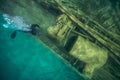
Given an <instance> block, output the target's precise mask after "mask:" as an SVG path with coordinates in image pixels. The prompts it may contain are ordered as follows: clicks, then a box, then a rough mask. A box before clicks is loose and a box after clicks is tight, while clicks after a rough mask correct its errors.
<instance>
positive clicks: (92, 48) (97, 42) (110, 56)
mask: <svg viewBox="0 0 120 80" xmlns="http://www.w3.org/2000/svg"><path fill="white" fill-rule="evenodd" d="M35 1H36V2H37V3H39V4H40V5H42V6H43V7H44V8H46V9H53V10H54V11H56V12H57V13H58V18H57V20H56V24H55V25H51V26H50V27H49V28H48V29H47V32H48V35H49V36H48V35H47V37H49V39H50V41H51V40H52V41H53V42H52V41H51V43H53V44H54V45H56V47H55V46H53V45H50V44H48V43H47V42H45V41H44V40H43V42H44V43H45V44H47V45H49V47H51V48H52V49H53V50H54V51H55V52H56V53H58V54H59V55H60V56H62V57H63V58H64V59H65V60H67V61H68V62H69V63H71V65H72V66H73V67H74V68H75V69H76V70H77V71H78V72H80V73H82V74H84V75H85V76H87V77H88V78H89V79H92V80H108V79H109V80H114V79H115V80H119V78H120V67H119V66H120V59H119V58H120V43H119V42H120V36H119V34H116V33H113V32H112V31H108V30H107V29H106V27H105V25H103V24H100V22H98V21H96V20H94V19H92V18H90V17H89V16H87V15H86V14H84V13H82V12H83V11H80V10H79V11H80V12H81V13H82V15H85V16H81V15H80V14H78V13H76V12H74V11H73V12H71V11H70V10H69V9H68V8H66V7H65V6H64V5H62V4H60V2H58V1H57V0H35ZM118 26H119V25H118ZM52 46H53V47H52Z"/></svg>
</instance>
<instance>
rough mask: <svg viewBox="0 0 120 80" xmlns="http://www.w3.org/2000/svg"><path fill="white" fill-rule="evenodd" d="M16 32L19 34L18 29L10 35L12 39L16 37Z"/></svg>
mask: <svg viewBox="0 0 120 80" xmlns="http://www.w3.org/2000/svg"><path fill="white" fill-rule="evenodd" d="M16 34H17V31H16V30H15V31H14V32H13V33H12V34H11V35H10V37H11V38H12V39H14V38H15V37H16Z"/></svg>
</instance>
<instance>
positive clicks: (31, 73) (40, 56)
mask: <svg viewBox="0 0 120 80" xmlns="http://www.w3.org/2000/svg"><path fill="white" fill-rule="evenodd" d="M0 21H1V22H3V21H2V20H0ZM1 22H0V80H84V79H83V77H81V76H80V75H78V73H76V72H75V71H74V70H73V69H72V68H71V67H70V66H68V65H67V64H65V63H64V62H63V61H62V60H61V59H60V58H59V57H58V56H56V55H55V54H54V53H53V52H51V51H50V50H49V49H48V48H47V47H45V46H44V45H43V44H42V43H40V42H38V41H37V40H36V39H34V38H32V37H31V36H30V35H29V34H27V33H23V32H18V33H17V36H16V38H15V39H11V38H10V35H11V33H12V32H13V30H11V29H5V28H3V27H2V23H1Z"/></svg>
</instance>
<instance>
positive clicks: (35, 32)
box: [10, 24, 39, 39]
mask: <svg viewBox="0 0 120 80" xmlns="http://www.w3.org/2000/svg"><path fill="white" fill-rule="evenodd" d="M38 28H39V25H38V24H32V25H31V26H30V29H31V30H30V31H22V30H15V31H13V33H12V34H11V36H10V37H11V39H14V38H15V37H16V35H17V31H22V32H30V33H31V34H32V35H36V34H37V29H38Z"/></svg>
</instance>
